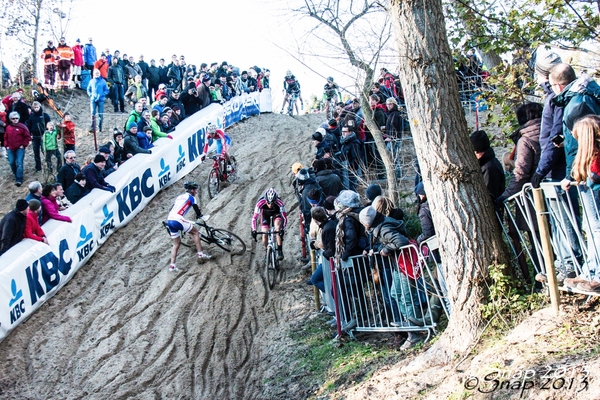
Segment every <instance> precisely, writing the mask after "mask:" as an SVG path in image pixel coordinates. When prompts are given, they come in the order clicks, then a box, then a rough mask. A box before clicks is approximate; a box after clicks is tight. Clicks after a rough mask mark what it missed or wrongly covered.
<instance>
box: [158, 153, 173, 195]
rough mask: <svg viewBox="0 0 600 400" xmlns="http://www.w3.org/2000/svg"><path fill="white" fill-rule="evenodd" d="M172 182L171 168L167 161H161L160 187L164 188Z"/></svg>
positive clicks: (162, 159)
mask: <svg viewBox="0 0 600 400" xmlns="http://www.w3.org/2000/svg"><path fill="white" fill-rule="evenodd" d="M170 180H171V167H170V166H169V165H168V164H166V163H165V159H164V158H161V159H160V172H159V173H158V187H159V188H162V187H163V186H165V185H166V184H167V183H169V181H170Z"/></svg>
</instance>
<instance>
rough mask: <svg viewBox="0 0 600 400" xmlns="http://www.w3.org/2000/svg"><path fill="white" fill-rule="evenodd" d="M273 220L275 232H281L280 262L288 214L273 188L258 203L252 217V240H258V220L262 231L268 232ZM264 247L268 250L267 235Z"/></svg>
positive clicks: (264, 237)
mask: <svg viewBox="0 0 600 400" xmlns="http://www.w3.org/2000/svg"><path fill="white" fill-rule="evenodd" d="M271 219H272V220H273V226H275V230H276V231H279V235H278V236H277V245H278V247H279V250H278V251H279V254H277V259H278V260H280V261H281V260H283V251H282V247H281V245H282V243H283V233H284V230H285V227H286V225H287V213H286V211H285V205H284V204H283V201H282V200H281V199H280V198H279V196H277V192H276V191H275V189H273V188H269V189H267V191H266V192H265V195H264V196H262V197H261V198H260V199H258V201H257V202H256V206H255V207H254V215H253V216H252V238H253V239H254V240H256V230H257V220H258V221H260V231H261V232H268V231H269V229H270V227H271V226H270V223H271ZM262 236H263V238H262V241H263V245H264V246H265V249H266V248H267V241H268V239H267V235H262Z"/></svg>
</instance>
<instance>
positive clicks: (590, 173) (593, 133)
mask: <svg viewBox="0 0 600 400" xmlns="http://www.w3.org/2000/svg"><path fill="white" fill-rule="evenodd" d="M573 136H574V137H575V139H577V144H578V146H577V147H578V148H577V155H576V156H575V160H574V161H573V168H572V170H571V176H572V177H573V179H575V181H577V182H586V181H587V179H588V178H589V179H590V180H591V181H592V183H600V117H599V116H597V115H587V116H585V117H583V118H581V119H580V120H579V121H577V122H576V123H575V126H573Z"/></svg>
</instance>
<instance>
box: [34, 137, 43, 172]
mask: <svg viewBox="0 0 600 400" xmlns="http://www.w3.org/2000/svg"><path fill="white" fill-rule="evenodd" d="M31 146H32V147H33V158H34V159H35V170H36V171H41V170H42V159H41V156H40V150H41V148H42V137H41V136H32V137H31Z"/></svg>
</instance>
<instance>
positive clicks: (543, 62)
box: [535, 52, 562, 76]
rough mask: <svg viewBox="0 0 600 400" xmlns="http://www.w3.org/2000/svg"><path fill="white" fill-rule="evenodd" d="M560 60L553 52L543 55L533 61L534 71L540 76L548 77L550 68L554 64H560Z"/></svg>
mask: <svg viewBox="0 0 600 400" xmlns="http://www.w3.org/2000/svg"><path fill="white" fill-rule="evenodd" d="M561 62H562V59H561V58H560V56H559V55H558V54H556V53H554V52H551V53H547V54H544V55H543V57H537V58H536V60H535V71H536V72H538V73H539V74H541V75H544V76H548V75H549V74H550V68H552V67H553V66H554V65H556V64H560V63H561Z"/></svg>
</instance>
